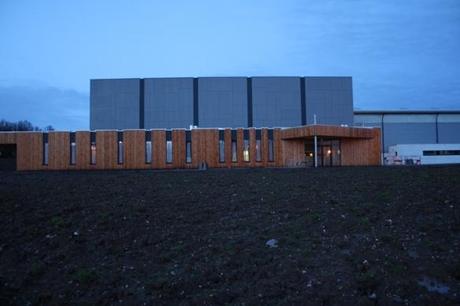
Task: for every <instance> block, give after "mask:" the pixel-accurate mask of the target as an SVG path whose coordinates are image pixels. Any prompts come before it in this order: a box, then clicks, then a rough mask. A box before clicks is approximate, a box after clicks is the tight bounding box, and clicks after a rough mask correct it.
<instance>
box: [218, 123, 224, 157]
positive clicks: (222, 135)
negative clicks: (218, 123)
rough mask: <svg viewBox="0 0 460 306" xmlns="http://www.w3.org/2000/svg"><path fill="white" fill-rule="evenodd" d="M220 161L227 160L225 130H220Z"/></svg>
mask: <svg viewBox="0 0 460 306" xmlns="http://www.w3.org/2000/svg"><path fill="white" fill-rule="evenodd" d="M219 162H220V163H224V162H225V131H224V130H219Z"/></svg>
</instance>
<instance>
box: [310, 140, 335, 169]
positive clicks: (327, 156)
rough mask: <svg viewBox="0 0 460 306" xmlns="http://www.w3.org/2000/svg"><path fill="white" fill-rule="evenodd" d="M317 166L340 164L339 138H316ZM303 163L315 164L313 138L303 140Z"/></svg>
mask: <svg viewBox="0 0 460 306" xmlns="http://www.w3.org/2000/svg"><path fill="white" fill-rule="evenodd" d="M317 154H318V167H332V166H340V165H341V164H342V162H341V161H342V160H341V152H340V140H338V139H323V138H318V153H317ZM305 165H306V166H307V167H314V166H315V147H314V141H313V139H311V140H310V139H309V140H306V141H305Z"/></svg>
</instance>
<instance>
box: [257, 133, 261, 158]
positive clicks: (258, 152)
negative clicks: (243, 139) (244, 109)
mask: <svg viewBox="0 0 460 306" xmlns="http://www.w3.org/2000/svg"><path fill="white" fill-rule="evenodd" d="M261 134H262V131H261V130H256V161H258V162H260V161H261V160H262V148H261V140H260V138H261V136H262V135H261Z"/></svg>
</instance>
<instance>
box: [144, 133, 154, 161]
mask: <svg viewBox="0 0 460 306" xmlns="http://www.w3.org/2000/svg"><path fill="white" fill-rule="evenodd" d="M145 163H146V164H151V163H152V131H145Z"/></svg>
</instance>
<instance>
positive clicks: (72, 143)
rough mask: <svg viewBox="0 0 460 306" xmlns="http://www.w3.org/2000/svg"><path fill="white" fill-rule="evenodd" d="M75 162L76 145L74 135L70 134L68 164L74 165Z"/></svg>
mask: <svg viewBox="0 0 460 306" xmlns="http://www.w3.org/2000/svg"><path fill="white" fill-rule="evenodd" d="M76 161H77V144H76V143H75V133H70V164H71V165H75V163H76Z"/></svg>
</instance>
